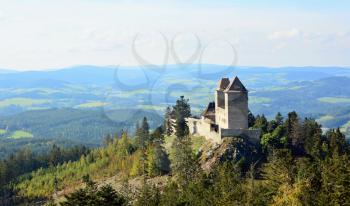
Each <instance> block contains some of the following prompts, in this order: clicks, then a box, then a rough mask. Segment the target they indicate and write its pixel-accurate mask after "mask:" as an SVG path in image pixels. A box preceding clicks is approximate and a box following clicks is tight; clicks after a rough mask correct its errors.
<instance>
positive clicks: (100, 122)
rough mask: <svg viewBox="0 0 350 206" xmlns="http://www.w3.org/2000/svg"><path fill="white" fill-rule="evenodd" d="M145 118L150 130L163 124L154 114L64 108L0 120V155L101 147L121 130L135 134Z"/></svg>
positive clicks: (135, 111)
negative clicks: (28, 150) (58, 147)
mask: <svg viewBox="0 0 350 206" xmlns="http://www.w3.org/2000/svg"><path fill="white" fill-rule="evenodd" d="M130 114H131V115H130ZM123 116H125V117H124V118H123ZM144 116H146V117H148V118H149V120H150V124H151V128H155V127H156V126H157V125H159V124H160V123H161V122H162V118H161V117H159V116H158V115H157V114H154V113H152V112H147V111H137V110H132V109H130V110H122V111H121V110H119V111H117V110H111V111H104V110H101V109H100V110H80V109H72V108H63V109H49V110H38V111H28V112H24V113H20V114H16V115H12V116H8V117H0V129H1V130H0V131H1V133H0V148H2V149H1V150H0V155H1V157H6V155H7V154H11V153H12V152H14V151H16V150H18V149H19V148H23V147H26V146H28V147H30V148H31V150H33V151H34V152H41V151H45V150H48V149H49V148H50V147H51V146H52V145H53V144H57V145H61V146H72V145H79V144H84V145H86V146H90V147H96V146H99V145H101V144H102V141H103V138H104V137H105V136H106V135H107V134H120V133H121V131H122V130H127V131H129V132H130V133H134V130H135V122H136V121H138V120H140V119H141V118H142V117H144ZM118 120H119V121H118Z"/></svg>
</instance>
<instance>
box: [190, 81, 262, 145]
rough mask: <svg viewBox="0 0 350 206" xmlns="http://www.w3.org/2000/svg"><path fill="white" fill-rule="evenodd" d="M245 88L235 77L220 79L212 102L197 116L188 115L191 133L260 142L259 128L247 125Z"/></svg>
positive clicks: (247, 110) (215, 138)
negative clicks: (251, 127)
mask: <svg viewBox="0 0 350 206" xmlns="http://www.w3.org/2000/svg"><path fill="white" fill-rule="evenodd" d="M248 112H249V109H248V90H247V89H246V88H245V87H244V85H243V84H242V82H241V81H240V80H239V79H238V77H235V78H233V79H232V80H229V79H228V78H222V79H221V80H220V81H219V84H218V87H217V89H216V91H215V102H210V103H209V104H208V106H207V108H206V109H205V110H204V112H203V113H202V114H201V117H200V118H188V119H187V124H188V127H189V130H190V133H191V134H192V135H199V136H204V137H206V138H207V139H210V140H212V141H214V142H217V143H221V141H222V138H224V137H237V136H239V137H242V138H247V139H249V140H250V141H252V142H257V141H259V137H260V133H261V132H260V130H258V129H249V128H248Z"/></svg>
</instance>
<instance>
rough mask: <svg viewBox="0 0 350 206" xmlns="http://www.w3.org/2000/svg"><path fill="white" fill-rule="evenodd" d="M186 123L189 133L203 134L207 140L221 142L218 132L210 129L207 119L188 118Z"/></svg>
mask: <svg viewBox="0 0 350 206" xmlns="http://www.w3.org/2000/svg"><path fill="white" fill-rule="evenodd" d="M187 125H188V128H189V130H190V134H191V135H198V136H203V137H205V138H206V139H207V140H212V141H214V142H217V143H221V136H220V134H219V133H218V132H215V131H211V129H210V121H209V120H208V119H196V118H188V119H187Z"/></svg>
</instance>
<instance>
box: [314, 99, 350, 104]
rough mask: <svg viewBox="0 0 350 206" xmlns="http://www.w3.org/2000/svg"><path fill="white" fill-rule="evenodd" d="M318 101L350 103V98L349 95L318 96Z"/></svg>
mask: <svg viewBox="0 0 350 206" xmlns="http://www.w3.org/2000/svg"><path fill="white" fill-rule="evenodd" d="M318 101H320V102H324V103H332V104H335V103H350V98H347V97H322V98H318Z"/></svg>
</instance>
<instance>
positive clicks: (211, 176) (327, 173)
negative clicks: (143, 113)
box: [10, 98, 350, 205]
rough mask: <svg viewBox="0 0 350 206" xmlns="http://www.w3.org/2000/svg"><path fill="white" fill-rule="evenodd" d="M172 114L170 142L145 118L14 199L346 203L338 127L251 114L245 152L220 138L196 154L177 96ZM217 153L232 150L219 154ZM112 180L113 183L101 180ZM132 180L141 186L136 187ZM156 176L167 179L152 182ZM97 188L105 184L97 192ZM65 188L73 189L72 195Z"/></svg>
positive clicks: (27, 180) (40, 177)
mask: <svg viewBox="0 0 350 206" xmlns="http://www.w3.org/2000/svg"><path fill="white" fill-rule="evenodd" d="M173 110H174V112H175V114H176V123H175V125H174V127H175V129H176V132H175V134H174V136H173V137H172V139H173V141H172V142H171V143H169V142H168V139H169V137H167V134H170V133H172V131H171V130H172V127H167V126H162V127H159V128H157V129H156V130H154V131H153V132H150V131H149V124H148V121H147V119H146V118H144V119H143V121H142V122H141V123H140V124H138V126H137V130H136V131H137V132H136V135H135V137H134V138H131V137H130V135H128V134H127V133H126V132H124V133H123V134H122V135H121V136H116V137H112V136H110V137H107V138H106V139H105V143H106V144H105V145H106V146H105V147H103V148H99V149H95V150H92V151H91V152H90V153H89V154H87V155H83V156H82V157H81V158H80V160H78V161H75V162H66V163H63V164H60V165H57V166H53V167H50V168H48V169H39V170H37V171H34V172H32V173H31V174H29V175H24V176H21V177H20V178H18V179H17V181H15V184H14V187H13V188H12V189H14V192H16V193H17V194H18V195H20V196H21V197H22V198H21V200H17V201H25V202H36V201H39V200H47V201H49V202H51V203H50V204H51V205H54V201H57V200H59V201H63V202H61V204H62V205H87V204H91V205H109V204H111V203H112V202H113V204H114V205H129V204H131V205H323V204H324V203H327V204H328V203H329V204H330V205H347V204H350V195H349V191H350V188H349V184H348V181H349V179H350V170H349V168H348V165H349V164H350V160H349V156H350V146H349V143H348V142H347V141H346V140H345V136H344V135H343V134H342V133H341V132H340V130H339V129H332V130H329V131H328V132H327V133H325V134H323V133H322V131H321V125H320V124H319V123H317V122H316V121H315V120H314V119H310V118H306V119H305V118H301V117H300V116H298V114H297V113H296V112H290V113H288V115H287V116H285V117H283V116H282V115H281V114H280V113H278V114H277V115H276V117H275V118H274V119H273V120H270V121H268V120H267V119H266V118H265V116H264V115H256V116H254V117H253V116H250V121H249V122H250V126H251V127H253V128H259V129H261V131H262V136H261V139H260V142H259V143H258V144H255V146H248V145H252V143H249V142H247V140H246V139H244V137H243V138H242V137H232V138H228V139H227V140H229V141H228V142H232V143H229V144H227V143H224V144H222V145H221V146H220V147H218V146H217V145H212V146H208V144H207V143H204V144H203V143H201V145H202V147H201V149H200V150H199V151H198V150H197V149H196V150H194V149H193V147H192V146H191V145H193V144H194V142H193V140H194V139H193V138H191V137H190V136H189V134H188V127H187V124H186V121H185V118H186V117H187V116H189V115H190V114H191V112H190V110H189V106H188V101H187V100H186V99H183V98H180V99H179V100H178V101H177V104H176V105H175V106H174V108H173ZM165 125H167V124H165ZM224 142H227V141H226V140H224ZM169 144H170V145H169ZM225 145H226V146H225ZM218 149H219V150H222V149H225V150H227V151H231V152H228V153H225V152H223V153H222V152H221V153H218V152H217V150H218ZM233 151H234V152H233ZM218 154H221V155H223V156H217V157H216V158H215V159H217V160H219V161H220V162H218V164H214V165H212V167H211V168H210V169H209V170H208V169H204V167H203V164H205V163H207V162H208V161H211V159H212V157H213V155H214V156H215V155H218ZM113 176H115V177H116V178H114V180H113V181H107V182H105V181H106V178H109V177H113ZM135 177H141V178H142V179H144V181H141V182H140V183H139V186H136V185H135V184H134V183H132V182H134V178H135ZM159 177H167V178H166V179H165V180H164V181H162V182H161V184H158V183H157V184H156V183H155V180H156V179H157V178H159ZM96 182H98V184H100V186H101V185H104V186H103V187H99V188H98V187H97V184H96ZM104 182H105V183H104ZM107 183H108V184H112V186H113V187H110V186H108V185H106V184H107ZM10 188H11V187H10ZM72 189H77V190H76V192H73V193H72ZM55 191H58V193H55ZM55 194H56V195H59V196H60V197H59V199H55V197H56V198H57V196H56V195H55ZM63 194H64V195H65V198H63V199H62V195H63ZM50 200H51V201H50Z"/></svg>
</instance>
